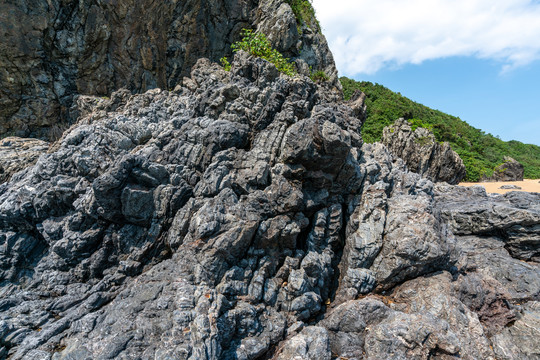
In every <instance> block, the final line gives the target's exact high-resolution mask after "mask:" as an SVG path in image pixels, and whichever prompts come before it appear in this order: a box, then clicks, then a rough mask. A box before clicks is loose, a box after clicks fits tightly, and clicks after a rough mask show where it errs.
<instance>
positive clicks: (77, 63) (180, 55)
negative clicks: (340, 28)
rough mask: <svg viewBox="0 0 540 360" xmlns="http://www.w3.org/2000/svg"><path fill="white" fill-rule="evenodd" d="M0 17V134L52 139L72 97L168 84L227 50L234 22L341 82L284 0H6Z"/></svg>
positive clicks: (73, 114) (319, 39) (319, 40)
mask: <svg viewBox="0 0 540 360" xmlns="http://www.w3.org/2000/svg"><path fill="white" fill-rule="evenodd" d="M0 14H3V15H4V16H3V17H2V21H0V67H1V68H2V69H4V71H2V72H1V73H0V99H1V101H0V135H2V134H5V133H13V134H15V135H17V136H23V137H27V136H32V137H45V138H47V137H48V138H51V139H56V138H58V137H59V136H60V135H61V134H62V132H63V131H64V130H65V128H66V127H67V126H68V125H69V124H70V123H71V122H73V121H75V120H76V119H77V117H78V116H79V115H80V113H79V111H78V109H77V107H76V106H73V105H74V98H75V97H76V96H77V94H82V95H97V96H110V95H111V93H112V92H114V91H115V90H118V89H120V88H124V87H125V88H127V89H129V90H130V91H132V92H136V93H140V92H144V91H146V90H149V89H153V88H161V89H163V90H170V89H171V90H172V89H174V87H175V86H176V85H177V84H179V83H181V82H182V78H183V77H184V76H186V75H189V73H190V71H191V68H192V66H193V65H194V64H195V62H196V61H197V60H198V59H199V58H201V57H207V58H210V59H211V60H213V61H217V60H218V59H220V58H221V57H222V56H230V55H231V53H232V50H231V48H230V45H231V44H232V43H233V42H235V41H237V40H240V35H239V34H240V31H241V29H242V28H253V29H259V30H261V31H264V32H265V33H266V34H267V35H268V36H269V38H270V39H271V41H272V42H273V43H274V45H275V46H276V47H277V48H278V50H279V51H281V52H283V53H284V54H285V55H286V56H287V57H290V58H292V59H293V60H299V65H300V69H301V70H304V71H309V66H312V67H313V70H324V71H325V72H326V73H327V74H328V75H329V76H330V82H331V83H332V84H333V85H334V86H336V87H337V88H338V89H340V84H339V81H338V79H337V70H336V67H335V65H334V60H333V57H332V54H331V52H330V50H329V48H328V45H327V43H326V40H325V38H324V36H323V35H322V34H321V32H320V31H317V29H313V30H312V29H310V28H309V27H307V26H301V27H299V28H297V23H296V20H295V17H294V14H293V12H292V10H291V8H290V6H289V5H288V3H287V2H286V1H283V0H272V1H238V0H232V1H210V2H205V1H201V0H188V1H178V2H163V1H158V2H154V1H150V0H142V1H141V0H138V1H135V0H129V1H121V2H114V3H109V2H96V1H92V0H83V1H77V2H65V1H59V0H39V1H32V2H28V1H26V0H15V1H7V2H6V1H3V2H2V3H0ZM142 19H144V20H142Z"/></svg>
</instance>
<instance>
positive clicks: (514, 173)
mask: <svg viewBox="0 0 540 360" xmlns="http://www.w3.org/2000/svg"><path fill="white" fill-rule="evenodd" d="M523 174H524V168H523V165H521V164H520V163H519V162H518V161H516V160H515V159H513V158H511V157H509V156H505V157H504V163H502V164H501V165H499V166H497V167H496V168H495V169H493V175H491V176H490V177H488V178H485V179H484V181H523Z"/></svg>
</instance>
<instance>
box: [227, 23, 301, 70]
mask: <svg viewBox="0 0 540 360" xmlns="http://www.w3.org/2000/svg"><path fill="white" fill-rule="evenodd" d="M241 34H242V40H240V41H237V42H235V43H234V44H232V45H231V47H232V49H233V51H234V52H236V51H240V50H244V51H247V52H248V53H250V54H251V55H253V56H256V57H260V58H261V59H264V60H266V61H269V62H271V63H272V64H274V65H275V66H276V68H277V69H278V70H279V71H280V72H282V73H283V74H285V75H288V76H294V75H296V71H295V69H294V64H291V63H290V62H289V60H288V59H287V58H285V57H284V56H283V55H282V54H281V53H280V52H279V51H277V50H276V49H273V48H272V45H271V44H270V41H269V40H268V38H267V37H266V35H264V34H263V33H260V32H253V30H250V29H242V32H241Z"/></svg>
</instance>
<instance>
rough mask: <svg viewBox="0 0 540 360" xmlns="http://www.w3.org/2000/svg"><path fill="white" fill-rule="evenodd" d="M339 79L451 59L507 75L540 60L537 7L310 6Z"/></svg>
mask: <svg viewBox="0 0 540 360" xmlns="http://www.w3.org/2000/svg"><path fill="white" fill-rule="evenodd" d="M313 5H314V7H315V9H316V11H317V17H318V18H319V21H320V22H321V25H322V27H323V32H324V34H325V35H326V37H327V39H328V42H329V44H330V48H331V49H332V52H333V53H334V57H335V60H336V63H337V66H338V69H339V70H340V72H342V73H343V74H344V75H349V76H352V75H356V74H360V73H366V74H372V73H374V72H376V71H378V70H379V69H381V68H384V67H395V66H400V65H404V64H408V63H412V64H420V63H422V62H423V61H426V60H432V59H438V58H444V57H450V56H474V57H477V58H482V59H495V60H497V61H500V62H501V63H502V70H503V71H506V70H510V69H512V68H515V67H518V66H523V65H526V64H529V63H531V62H532V61H535V60H537V59H540V2H539V1H538V0H407V1H404V0H313Z"/></svg>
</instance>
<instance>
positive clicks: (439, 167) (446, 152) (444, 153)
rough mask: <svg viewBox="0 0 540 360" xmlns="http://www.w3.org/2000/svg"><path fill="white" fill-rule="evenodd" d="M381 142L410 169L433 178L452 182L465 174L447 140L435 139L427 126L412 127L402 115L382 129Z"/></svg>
mask: <svg viewBox="0 0 540 360" xmlns="http://www.w3.org/2000/svg"><path fill="white" fill-rule="evenodd" d="M382 142H383V143H384V145H386V146H387V147H388V149H389V150H390V152H391V153H392V154H394V155H395V156H396V157H399V158H401V159H403V161H405V163H406V164H407V168H408V169H409V170H410V171H412V172H415V173H418V174H420V175H422V176H423V177H425V178H428V179H430V180H431V181H433V182H441V181H442V182H447V183H449V184H453V185H456V184H458V183H459V182H460V181H461V180H462V179H463V178H464V177H465V164H464V163H463V160H461V158H460V157H459V155H458V153H456V152H455V151H454V150H452V148H451V147H450V144H449V143H447V142H444V143H439V142H438V141H437V139H436V138H435V135H433V133H432V132H431V131H430V130H428V129H425V128H422V127H418V128H416V129H414V130H413V128H412V126H411V124H410V123H409V122H408V121H407V120H405V119H403V118H400V119H398V120H396V121H395V122H394V124H392V125H390V126H387V127H385V128H384V129H383V135H382Z"/></svg>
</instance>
